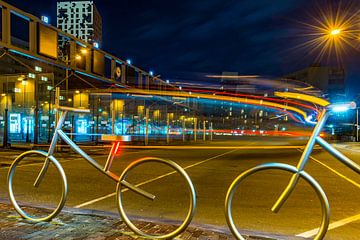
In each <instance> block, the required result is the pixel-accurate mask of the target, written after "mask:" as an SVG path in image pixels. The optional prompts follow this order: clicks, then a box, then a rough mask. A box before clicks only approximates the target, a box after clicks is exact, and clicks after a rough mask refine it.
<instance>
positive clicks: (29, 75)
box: [28, 73, 36, 78]
mask: <svg viewBox="0 0 360 240" xmlns="http://www.w3.org/2000/svg"><path fill="white" fill-rule="evenodd" d="M28 77H29V78H35V77H36V76H35V74H34V73H29V74H28Z"/></svg>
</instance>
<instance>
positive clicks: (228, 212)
mask: <svg viewBox="0 0 360 240" xmlns="http://www.w3.org/2000/svg"><path fill="white" fill-rule="evenodd" d="M266 170H280V171H286V172H290V173H294V174H296V173H298V174H299V176H300V177H301V178H302V179H304V180H305V181H306V182H307V183H308V184H309V185H310V186H311V187H312V189H313V190H314V191H315V192H316V195H317V197H318V199H319V200H320V204H321V207H322V209H321V210H322V221H321V226H320V228H319V230H318V232H317V233H316V235H315V236H314V239H316V240H318V239H323V238H324V236H325V234H326V232H327V229H328V226H329V218H330V207H329V202H328V199H327V197H326V194H325V192H324V191H323V189H322V188H321V186H320V185H319V184H318V183H317V182H316V180H315V179H313V178H312V177H311V176H310V175H309V174H307V173H306V172H305V171H300V172H298V170H297V169H296V168H295V167H294V166H291V165H288V164H282V163H266V164H262V165H258V166H256V167H254V168H251V169H249V170H247V171H245V172H243V173H242V174H240V175H239V176H238V177H237V178H236V179H235V180H234V181H233V182H232V184H231V185H230V187H229V189H228V192H227V194H226V199H225V217H226V221H227V224H228V226H229V228H230V230H231V232H232V233H233V235H234V236H235V237H236V238H237V239H241V240H244V239H245V238H244V237H243V236H242V235H241V233H240V232H239V230H238V228H237V226H236V225H235V223H234V218H233V213H232V202H233V198H234V194H235V192H236V190H237V189H238V187H239V185H240V183H241V182H243V181H244V180H245V179H246V178H247V177H249V176H251V175H253V174H255V173H257V172H260V171H266Z"/></svg>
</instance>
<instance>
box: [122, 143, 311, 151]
mask: <svg viewBox="0 0 360 240" xmlns="http://www.w3.org/2000/svg"><path fill="white" fill-rule="evenodd" d="M255 143H257V142H252V144H255ZM122 148H127V149H172V150H174V149H186V150H189V149H191V150H193V149H195V150H202V149H218V150H226V149H236V150H237V149H246V150H248V149H250V150H251V149H299V148H304V146H302V145H299V146H288V145H278V146H269V145H260V146H249V145H245V146H130V145H124V146H122Z"/></svg>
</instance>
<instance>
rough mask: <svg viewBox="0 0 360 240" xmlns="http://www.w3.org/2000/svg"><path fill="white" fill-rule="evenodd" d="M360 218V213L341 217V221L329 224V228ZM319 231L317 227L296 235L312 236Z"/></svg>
mask: <svg viewBox="0 0 360 240" xmlns="http://www.w3.org/2000/svg"><path fill="white" fill-rule="evenodd" d="M359 220H360V214H358V215H355V216H352V217H348V218H344V219H341V220H339V221H336V222H333V223H331V224H330V225H329V228H328V230H332V229H335V228H338V227H341V226H344V225H346V224H348V223H351V222H356V221H359ZM318 231H319V228H316V229H312V230H310V231H307V232H303V233H300V234H298V235H296V236H297V237H303V238H310V237H313V236H315V235H316V234H317V233H318Z"/></svg>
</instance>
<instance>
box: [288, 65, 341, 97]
mask: <svg viewBox="0 0 360 240" xmlns="http://www.w3.org/2000/svg"><path fill="white" fill-rule="evenodd" d="M284 78H287V79H293V80H298V81H302V82H304V83H307V84H310V85H312V86H314V87H315V88H317V89H319V90H320V91H321V92H322V93H323V94H325V96H326V97H328V98H330V99H331V100H337V99H341V98H344V95H345V71H344V69H343V68H340V67H329V66H321V65H320V64H313V65H311V66H309V67H307V68H305V69H302V70H299V71H296V72H294V73H290V74H287V75H286V76H284Z"/></svg>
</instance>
